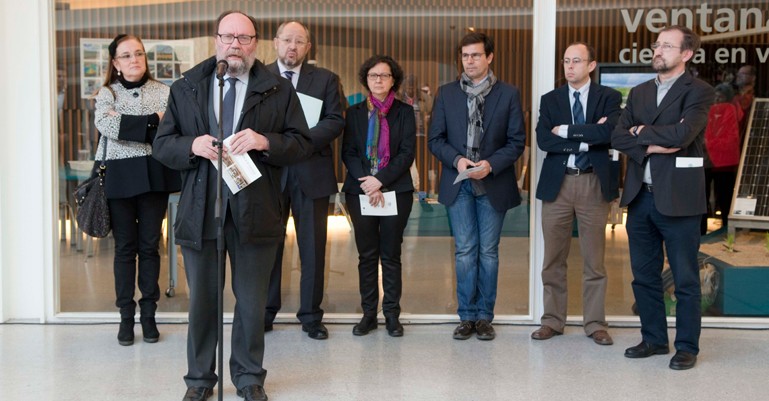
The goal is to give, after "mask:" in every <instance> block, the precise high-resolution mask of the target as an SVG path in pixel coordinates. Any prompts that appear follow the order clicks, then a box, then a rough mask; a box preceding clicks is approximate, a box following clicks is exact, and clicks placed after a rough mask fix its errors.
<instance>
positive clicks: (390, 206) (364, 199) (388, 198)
mask: <svg viewBox="0 0 769 401" xmlns="http://www.w3.org/2000/svg"><path fill="white" fill-rule="evenodd" d="M382 195H384V206H377V207H374V206H371V204H369V199H368V195H358V196H359V197H360V214H361V215H363V216H397V215H398V204H397V203H396V202H395V192H393V191H390V192H382Z"/></svg>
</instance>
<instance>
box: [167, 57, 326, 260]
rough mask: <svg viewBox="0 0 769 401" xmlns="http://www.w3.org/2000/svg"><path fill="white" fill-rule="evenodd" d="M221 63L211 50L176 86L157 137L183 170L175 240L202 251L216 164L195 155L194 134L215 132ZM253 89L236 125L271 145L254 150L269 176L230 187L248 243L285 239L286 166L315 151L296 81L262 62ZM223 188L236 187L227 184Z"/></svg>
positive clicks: (264, 174)
mask: <svg viewBox="0 0 769 401" xmlns="http://www.w3.org/2000/svg"><path fill="white" fill-rule="evenodd" d="M215 67H216V58H215V57H211V58H209V59H207V60H205V61H203V62H201V63H200V64H198V65H196V66H195V67H193V68H192V69H190V70H189V71H186V72H185V73H184V75H183V77H182V78H181V79H179V80H177V81H176V82H174V83H173V85H171V94H170V96H169V98H168V108H167V109H166V112H165V114H164V116H163V119H162V120H161V121H160V126H159V127H158V132H157V136H156V137H155V142H153V144H152V156H153V157H155V158H156V159H157V160H159V161H160V162H161V163H163V164H164V165H166V166H168V167H170V168H172V169H174V170H179V171H181V175H182V193H181V198H180V200H179V209H178V210H179V212H178V214H177V216H176V222H175V223H174V232H175V233H176V243H177V244H180V245H184V246H189V247H191V248H194V249H198V250H199V249H201V247H202V239H203V230H204V225H205V224H206V222H205V219H206V218H211V219H213V216H214V214H213V204H212V202H208V200H209V198H210V192H215V191H216V188H215V186H214V185H211V183H212V182H215V180H213V179H211V177H209V174H215V171H216V169H215V168H213V167H212V166H213V165H212V163H211V161H209V160H207V159H205V158H202V157H197V156H190V155H191V152H192V151H191V149H192V143H193V141H194V140H195V139H196V138H197V137H198V136H200V135H205V134H209V133H211V132H212V130H211V127H212V125H211V124H210V123H211V122H210V121H209V119H208V116H209V113H208V110H209V107H210V105H211V96H213V93H211V89H212V88H213V84H212V83H211V80H212V79H213V78H214V68H215ZM246 90H247V93H246V99H245V101H244V103H243V110H242V112H241V116H240V121H239V125H238V127H237V130H238V131H239V130H242V129H245V128H252V129H253V130H254V131H257V132H259V133H261V134H262V135H264V136H266V137H267V139H268V140H269V141H270V150H269V151H265V152H258V151H255V150H252V151H250V152H248V155H249V156H250V157H251V159H252V160H253V161H254V163H255V164H256V166H257V168H258V169H259V171H260V172H261V173H262V176H261V177H260V178H259V179H258V180H256V181H254V182H253V183H251V184H250V185H249V186H247V187H245V188H243V189H242V190H240V192H238V193H237V194H234V195H231V194H230V195H229V196H230V197H231V198H230V200H229V202H230V206H231V207H232V212H233V215H234V220H235V224H236V227H237V229H238V233H239V235H240V238H241V241H242V242H243V243H257V242H262V243H263V242H265V241H283V239H284V237H285V225H284V224H281V223H282V218H281V215H282V213H283V204H282V197H281V187H280V177H281V175H282V166H286V165H289V164H293V163H296V162H298V161H300V160H302V159H304V158H306V157H308V156H309V155H310V152H311V151H312V144H311V142H310V137H309V130H308V129H307V122H306V121H305V119H304V115H303V114H302V109H301V106H300V104H299V98H297V96H296V92H295V91H294V88H293V87H292V86H291V84H289V83H288V82H287V81H286V80H285V79H279V78H278V77H276V76H275V75H273V74H272V73H271V72H269V71H268V70H267V69H266V68H265V66H264V65H263V64H262V63H260V62H259V61H255V62H254V66H253V67H252V68H251V71H250V75H249V79H248V87H247V89H246ZM214 123H215V122H214ZM213 135H214V136H215V133H214V134H213ZM224 188H225V191H227V194H229V190H228V189H226V188H227V186H226V185H225V186H224ZM208 223H210V222H208Z"/></svg>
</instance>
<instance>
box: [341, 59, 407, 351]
mask: <svg viewBox="0 0 769 401" xmlns="http://www.w3.org/2000/svg"><path fill="white" fill-rule="evenodd" d="M358 79H359V81H360V83H361V84H362V85H363V86H364V87H365V88H366V90H367V91H368V92H369V94H368V96H366V99H365V100H364V101H362V102H360V103H358V104H355V105H353V106H351V107H350V108H348V109H347V113H346V120H347V124H346V126H345V130H344V141H343V145H342V160H343V161H344V164H345V166H346V167H347V177H346V179H345V182H344V186H343V187H342V192H344V193H345V199H346V201H347V205H348V209H349V211H350V217H351V219H352V224H353V227H354V228H355V245H356V247H357V248H358V274H359V284H360V295H361V308H362V309H363V318H362V319H361V321H360V323H358V324H356V325H355V327H353V330H352V332H353V334H354V335H356V336H362V335H366V334H368V333H369V331H371V330H373V329H376V327H377V309H378V308H377V304H378V301H379V284H378V278H379V274H378V271H379V269H378V266H379V262H380V260H381V263H382V286H383V288H384V298H383V300H382V312H383V314H384V316H385V325H386V327H387V333H388V334H389V335H390V336H393V337H400V336H402V335H403V326H402V325H401V324H400V321H399V320H398V319H399V317H400V312H401V309H400V298H401V287H402V283H401V243H402V242H403V230H404V229H405V228H406V223H407V222H408V218H409V213H411V206H412V202H413V192H414V185H413V183H412V181H411V175H410V174H409V167H410V166H411V163H412V162H413V161H414V149H415V147H416V120H415V119H414V109H413V108H412V107H411V106H409V105H408V104H406V103H403V102H401V101H399V100H397V99H395V94H396V93H397V91H398V88H399V87H400V85H401V83H402V82H403V70H402V69H401V67H400V66H399V65H398V63H396V62H395V60H393V59H392V58H391V57H389V56H373V57H371V58H369V59H368V60H366V61H365V62H364V63H363V65H362V66H361V67H360V70H359V72H358ZM386 198H387V199H389V201H386ZM393 199H394V202H393ZM362 208H364V209H366V210H373V211H374V213H376V211H382V209H383V208H384V209H389V210H390V212H389V213H387V214H388V215H383V216H382V215H370V213H368V212H363V211H362Z"/></svg>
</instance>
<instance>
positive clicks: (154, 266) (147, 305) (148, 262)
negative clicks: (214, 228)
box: [109, 192, 168, 319]
mask: <svg viewBox="0 0 769 401" xmlns="http://www.w3.org/2000/svg"><path fill="white" fill-rule="evenodd" d="M167 206H168V193H166V192H147V193H143V194H141V195H137V196H134V197H131V198H123V199H109V214H110V220H111V223H112V236H113V237H114V238H115V260H114V263H113V270H114V273H115V295H116V301H115V306H117V307H118V308H120V317H121V318H126V319H127V318H133V316H134V313H136V302H134V290H135V289H136V284H137V279H136V277H137V272H136V270H137V265H136V256H137V255H138V256H139V265H138V266H139V268H138V270H139V273H138V277H139V279H138V284H139V291H140V292H141V294H142V296H141V298H140V299H139V307H140V309H141V315H142V316H144V317H152V316H155V310H156V309H157V301H158V299H160V287H159V285H158V278H159V276H160V253H159V252H158V247H159V246H160V234H161V233H160V230H161V227H162V225H163V216H165V214H166V207H167Z"/></svg>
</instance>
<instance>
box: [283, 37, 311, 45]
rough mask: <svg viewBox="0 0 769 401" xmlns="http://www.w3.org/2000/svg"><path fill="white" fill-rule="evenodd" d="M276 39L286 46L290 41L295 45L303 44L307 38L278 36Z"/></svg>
mask: <svg viewBox="0 0 769 401" xmlns="http://www.w3.org/2000/svg"><path fill="white" fill-rule="evenodd" d="M278 40H279V41H280V42H281V43H283V44H284V45H286V46H288V45H290V44H291V43H292V42H293V43H294V44H295V45H297V46H304V45H306V44H307V40H305V39H291V38H278Z"/></svg>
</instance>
